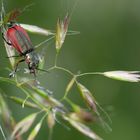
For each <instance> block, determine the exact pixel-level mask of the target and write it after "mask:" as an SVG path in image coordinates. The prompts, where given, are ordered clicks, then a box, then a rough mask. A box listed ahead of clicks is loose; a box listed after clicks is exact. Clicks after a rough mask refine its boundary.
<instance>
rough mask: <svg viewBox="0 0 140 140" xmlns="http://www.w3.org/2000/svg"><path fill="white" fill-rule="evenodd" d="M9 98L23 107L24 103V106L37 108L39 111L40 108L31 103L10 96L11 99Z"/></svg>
mask: <svg viewBox="0 0 140 140" xmlns="http://www.w3.org/2000/svg"><path fill="white" fill-rule="evenodd" d="M8 98H9V99H11V100H13V101H14V102H16V103H17V104H20V105H23V103H24V105H25V106H26V107H30V108H37V109H38V106H37V105H36V104H34V103H32V102H30V101H25V100H23V99H21V98H18V97H15V96H10V97H8Z"/></svg>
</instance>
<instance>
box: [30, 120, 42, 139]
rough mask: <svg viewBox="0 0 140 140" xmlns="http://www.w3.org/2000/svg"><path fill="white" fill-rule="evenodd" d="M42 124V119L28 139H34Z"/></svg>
mask: <svg viewBox="0 0 140 140" xmlns="http://www.w3.org/2000/svg"><path fill="white" fill-rule="evenodd" d="M41 125H42V121H40V122H39V123H38V124H37V125H36V126H35V127H34V129H33V130H32V132H31V133H30V135H29V137H28V138H27V140H34V139H35V137H36V135H37V134H38V132H39V130H40V128H41Z"/></svg>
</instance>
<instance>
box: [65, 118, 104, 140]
mask: <svg viewBox="0 0 140 140" xmlns="http://www.w3.org/2000/svg"><path fill="white" fill-rule="evenodd" d="M63 117H64V119H65V120H66V121H68V122H69V123H70V124H71V125H72V126H73V127H74V128H76V129H77V130H78V131H80V132H81V133H83V134H84V135H86V136H87V137H89V138H91V139H93V140H103V139H102V138H100V137H99V136H98V135H97V134H96V133H94V132H93V131H92V130H91V129H90V128H89V127H87V126H86V125H85V124H83V123H81V122H78V121H75V120H73V119H72V118H69V117H67V116H63Z"/></svg>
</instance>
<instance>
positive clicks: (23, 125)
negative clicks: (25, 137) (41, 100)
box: [11, 113, 38, 139]
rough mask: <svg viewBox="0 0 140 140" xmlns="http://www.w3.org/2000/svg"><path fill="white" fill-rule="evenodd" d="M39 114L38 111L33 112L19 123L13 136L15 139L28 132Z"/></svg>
mask: <svg viewBox="0 0 140 140" xmlns="http://www.w3.org/2000/svg"><path fill="white" fill-rule="evenodd" d="M37 114H38V113H33V114H31V115H29V116H27V117H25V118H24V119H23V120H21V121H20V122H19V123H17V124H16V126H15V128H14V131H13V133H12V136H11V137H12V138H13V139H14V138H17V137H18V136H20V135H22V134H24V133H25V132H27V131H28V130H29V128H30V127H31V125H32V123H33V122H34V120H35V118H36V116H37Z"/></svg>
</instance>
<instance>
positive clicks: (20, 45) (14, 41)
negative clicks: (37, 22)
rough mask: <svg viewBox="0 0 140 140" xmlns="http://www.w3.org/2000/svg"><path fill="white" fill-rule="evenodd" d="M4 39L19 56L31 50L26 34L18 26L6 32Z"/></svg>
mask: <svg viewBox="0 0 140 140" xmlns="http://www.w3.org/2000/svg"><path fill="white" fill-rule="evenodd" d="M6 37H7V40H8V41H9V42H10V43H11V45H12V46H13V47H14V48H15V49H16V50H17V51H18V52H19V53H20V55H22V54H25V52H27V51H28V50H31V49H33V47H32V43H31V40H30V38H29V36H28V34H27V32H26V31H25V30H24V29H23V28H22V27H21V26H20V25H14V26H12V27H10V28H9V29H8V30H7V33H6Z"/></svg>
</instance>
